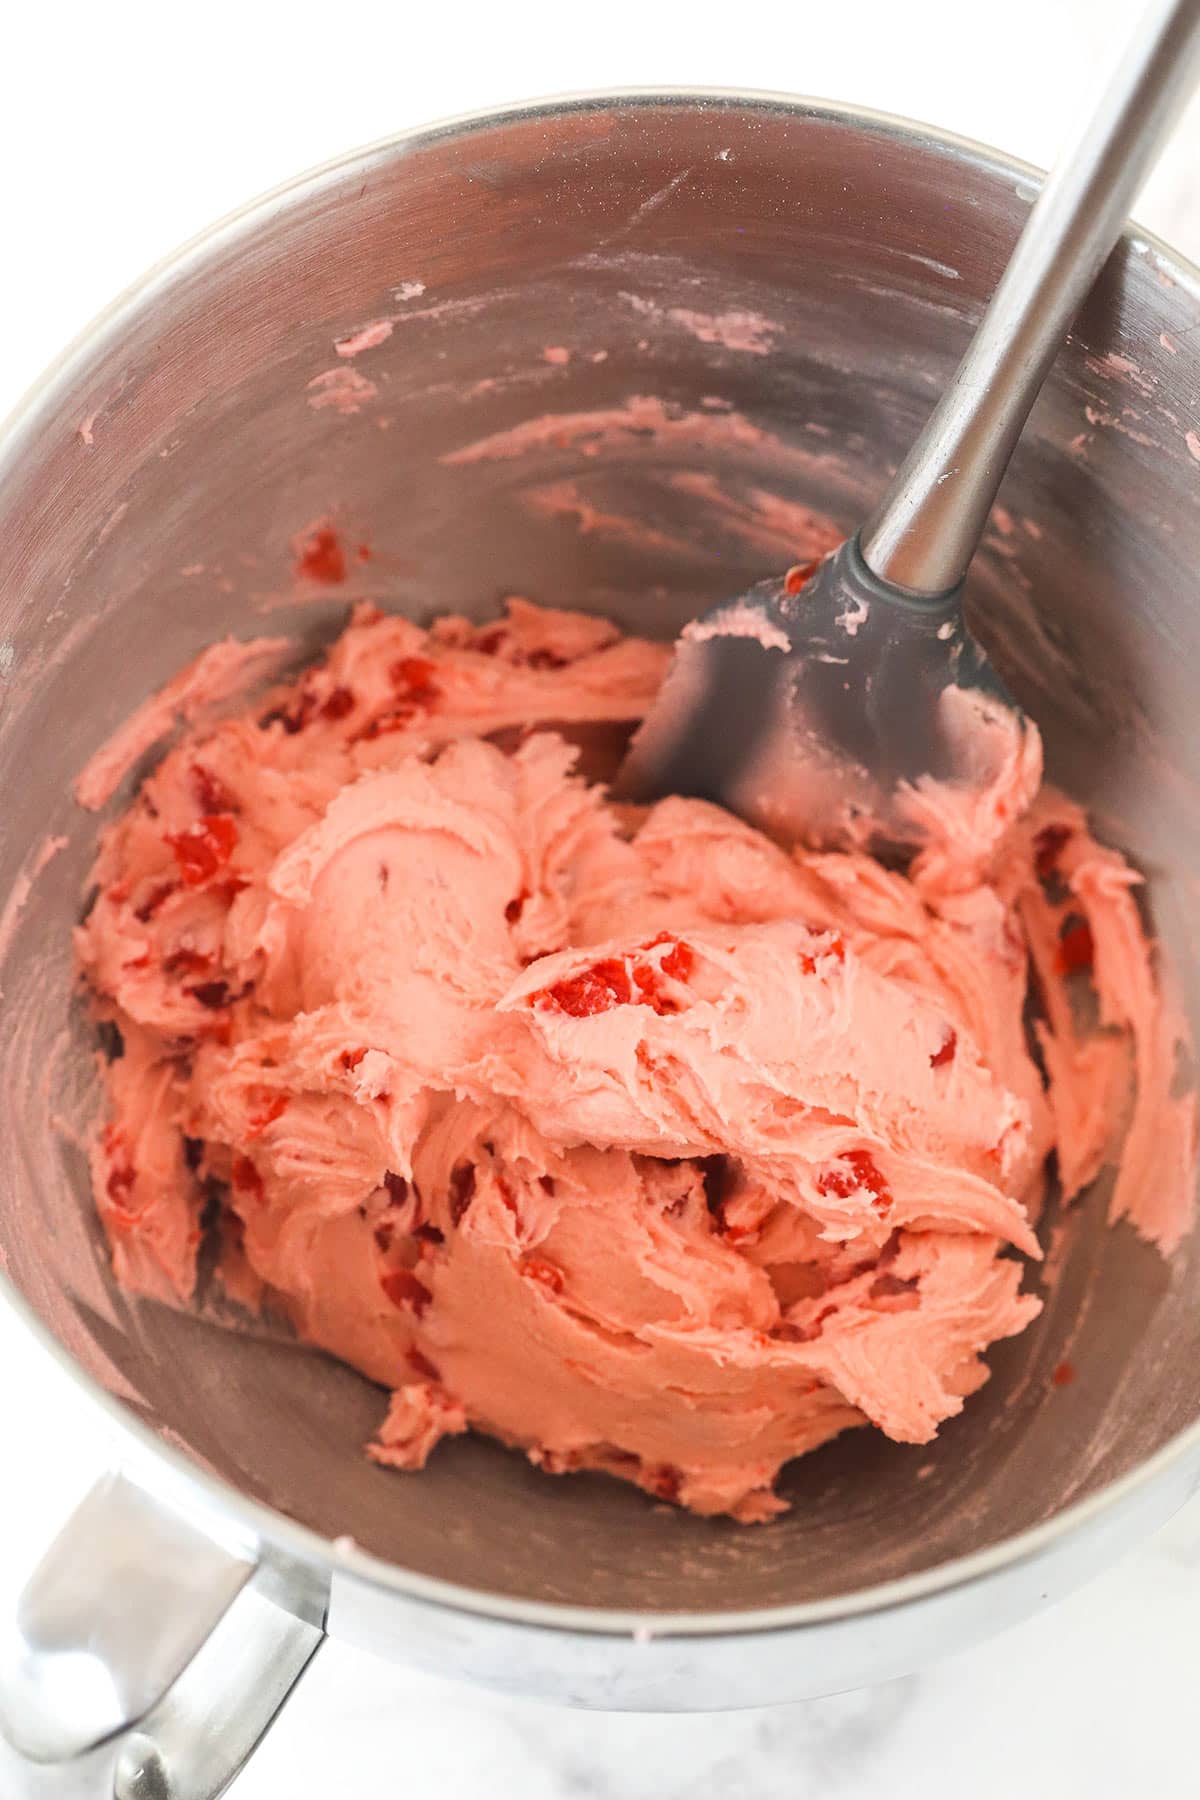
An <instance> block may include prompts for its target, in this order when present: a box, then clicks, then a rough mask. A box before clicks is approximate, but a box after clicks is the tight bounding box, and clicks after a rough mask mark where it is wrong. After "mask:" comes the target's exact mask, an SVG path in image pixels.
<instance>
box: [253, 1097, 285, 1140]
mask: <svg viewBox="0 0 1200 1800" xmlns="http://www.w3.org/2000/svg"><path fill="white" fill-rule="evenodd" d="M287 1109H288V1097H287V1095H286V1094H275V1095H273V1096H272V1098H271V1099H270V1100H268V1102H267V1104H266V1105H265V1106H264V1107H263V1109H262V1111H261V1112H257V1113H254V1114H252V1116H251V1118H250V1119H249V1121H248V1122H247V1125H246V1135H247V1137H261V1136H262V1134H263V1132H264V1131H265V1130H266V1129H267V1126H268V1125H273V1124H274V1123H275V1121H276V1119H281V1118H282V1117H283V1115H284V1113H285V1112H286V1111H287Z"/></svg>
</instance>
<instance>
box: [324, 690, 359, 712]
mask: <svg viewBox="0 0 1200 1800" xmlns="http://www.w3.org/2000/svg"><path fill="white" fill-rule="evenodd" d="M356 704H357V702H356V701H355V698H354V695H353V693H352V691H351V690H350V689H349V688H348V687H335V688H334V690H333V692H332V693H331V694H330V695H329V696H328V698H327V699H326V701H325V704H324V706H322V708H321V714H322V717H323V718H326V719H344V718H346V716H347V715H348V714H349V713H352V712H353V711H354V708H355V706H356Z"/></svg>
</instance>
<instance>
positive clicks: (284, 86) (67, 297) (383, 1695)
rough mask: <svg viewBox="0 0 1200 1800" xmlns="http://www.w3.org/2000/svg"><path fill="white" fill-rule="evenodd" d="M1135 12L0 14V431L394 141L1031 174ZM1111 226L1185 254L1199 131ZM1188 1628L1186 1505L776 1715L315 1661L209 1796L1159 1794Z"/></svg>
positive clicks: (747, 5)
mask: <svg viewBox="0 0 1200 1800" xmlns="http://www.w3.org/2000/svg"><path fill="white" fill-rule="evenodd" d="M1136 13H1137V5H1136V0H1003V4H985V3H984V0H836V3H835V4H826V3H824V0H822V3H821V4H814V0H790V4H781V3H780V0H739V3H738V4H736V5H735V4H730V3H729V0H724V3H723V4H720V5H716V4H712V3H711V0H691V3H690V4H684V3H683V0H657V3H656V0H638V4H631V3H630V0H606V4H604V5H603V6H596V7H586V6H581V5H569V4H556V5H549V4H545V3H544V0H509V4H507V5H505V4H495V3H489V4H487V5H482V6H481V5H479V4H478V0H471V3H470V4H469V5H468V6H464V5H462V4H461V3H460V4H459V5H457V6H449V5H445V4H442V5H435V6H420V5H408V6H406V5H404V4H403V3H402V0H389V3H387V4H384V3H382V0H354V4H352V5H344V6H341V7H335V6H332V5H326V6H323V7H316V6H313V5H311V4H292V5H288V6H284V5H282V4H265V3H263V0H257V3H256V0H243V3H242V4H240V5H234V4H230V3H229V0H206V3H205V4H204V5H203V6H200V7H184V6H180V5H175V4H172V3H171V0H165V3H162V0H160V3H159V4H157V5H154V6H150V5H122V4H111V5H103V4H95V3H93V4H89V5H87V6H82V5H74V4H71V5H61V4H59V5H54V4H46V3H45V0H43V4H41V5H36V4H35V5H20V6H14V7H12V8H11V9H8V10H7V11H6V15H5V20H4V27H3V48H2V50H0V57H2V68H3V100H2V103H0V167H2V168H3V169H4V171H5V177H4V181H3V191H4V195H5V200H4V206H3V212H2V214H0V219H2V223H0V271H3V275H4V279H3V280H0V409H6V408H7V406H8V405H9V404H11V403H12V402H13V401H14V400H15V399H16V398H17V396H18V395H19V393H20V392H21V391H22V390H23V388H24V387H25V386H27V385H28V383H29V382H30V381H31V380H32V379H33V378H34V377H35V376H36V374H37V373H38V371H39V369H40V368H41V366H42V365H43V364H44V363H45V362H47V361H48V360H49V359H50V357H51V356H53V355H54V354H55V352H56V351H57V350H58V349H59V348H61V346H62V345H63V344H64V343H65V342H66V341H67V340H68V339H69V338H70V337H71V336H72V335H74V333H75V332H76V331H78V330H79V329H80V328H81V327H82V326H83V325H84V324H85V323H86V322H87V320H88V318H89V317H90V315H91V314H92V313H93V312H94V311H96V310H97V308H98V307H100V306H101V305H102V304H103V303H104V302H105V301H106V300H107V299H109V298H110V297H111V296H112V295H113V294H114V293H115V292H116V291H117V290H118V289H119V288H121V287H122V286H123V285H125V284H126V283H127V282H129V281H131V280H133V279H135V278H136V277H137V275H138V274H139V273H140V272H141V271H142V270H143V269H144V268H145V267H146V265H147V264H149V263H150V262H152V261H153V260H154V259H156V258H157V257H158V256H160V255H162V254H163V253H165V252H166V251H168V250H170V249H171V248H172V247H173V246H174V245H175V244H177V243H178V242H179V241H180V240H181V239H183V238H185V237H187V236H189V235H190V234H191V233H192V232H194V231H196V230H198V229H200V228H201V227H203V226H204V225H205V224H206V223H208V222H209V221H210V220H211V219H213V218H214V217H216V216H218V215H219V214H221V213H222V212H224V211H226V210H228V209H230V208H232V207H234V206H236V205H238V204H239V203H240V202H241V201H243V200H245V199H247V198H249V197H250V196H252V195H254V194H255V193H256V192H258V191H260V190H262V189H264V188H266V187H269V186H271V185H272V184H274V183H275V182H277V181H280V180H283V179H285V178H286V177H288V176H290V175H292V174H294V173H295V172H297V171H299V170H301V169H303V168H305V167H306V166H307V165H309V164H312V163H315V162H318V161H320V160H322V159H323V158H325V157H328V156H330V155H333V154H335V153H336V152H339V151H341V150H344V149H346V148H349V147H351V146H354V145H356V144H359V143H363V142H366V141H369V140H370V139H372V138H376V137H382V136H385V135H387V134H388V133H390V132H392V131H394V130H396V129H398V128H400V127H403V126H406V125H410V124H413V123H417V122H420V121H422V120H426V119H431V118H435V117H438V116H441V115H445V114H452V113H456V112H462V111H467V110H469V109H471V108H475V107H480V106H486V105H489V104H492V103H494V102H497V101H502V100H509V99H517V98H522V97H526V96H530V95H535V94H545V93H549V92H553V91H559V90H564V89H582V88H591V87H601V86H606V85H608V86H624V85H640V86H653V85H688V84H719V85H723V86H746V87H776V88H780V87H786V88H789V89H792V90H795V91H798V92H803V93H809V94H815V95H821V96H832V97H836V98H841V99H848V100H855V101H859V102H862V103H865V104H867V105H871V106H877V107H881V108H884V109H889V110H892V111H896V112H902V113H908V114H911V115H913V116H917V117H924V118H927V119H930V120H933V121H935V122H936V123H938V124H941V125H945V126H949V127H951V128H953V129H955V130H958V131H961V132H963V133H965V134H967V135H970V136H974V137H977V138H981V139H983V140H985V141H989V142H992V143H995V144H997V145H999V146H1001V147H1003V148H1005V149H1007V150H1010V151H1013V152H1015V153H1017V154H1019V155H1023V156H1025V157H1027V158H1029V159H1030V160H1031V161H1034V162H1038V163H1042V164H1044V163H1046V162H1048V161H1049V160H1050V159H1051V158H1052V157H1053V155H1054V152H1055V148H1056V146H1057V144H1058V142H1059V141H1060V139H1061V136H1062V134H1063V130H1064V125H1065V123H1066V121H1067V120H1068V118H1069V116H1070V113H1071V111H1072V110H1074V109H1077V108H1078V106H1079V105H1080V103H1081V100H1082V98H1083V97H1085V96H1086V95H1087V94H1088V92H1089V90H1090V86H1091V83H1092V82H1093V81H1094V79H1095V76H1096V73H1097V70H1098V69H1099V68H1101V67H1102V66H1103V65H1104V63H1105V62H1106V61H1108V60H1110V59H1111V58H1112V57H1113V55H1114V54H1115V53H1116V51H1117V49H1118V47H1119V45H1120V43H1121V41H1122V39H1123V38H1124V37H1125V36H1126V35H1127V34H1128V32H1129V30H1130V27H1131V24H1132V21H1133V20H1134V19H1135V17H1136ZM1137 213H1138V217H1139V219H1140V220H1141V222H1142V223H1143V224H1144V225H1145V226H1147V227H1149V228H1151V229H1153V230H1157V231H1159V232H1160V233H1161V234H1162V235H1164V236H1165V237H1166V238H1167V239H1168V240H1169V241H1171V242H1173V243H1174V244H1175V245H1177V246H1178V247H1179V248H1180V249H1182V250H1184V251H1185V252H1187V253H1189V254H1190V255H1191V256H1193V257H1195V258H1197V259H1200V107H1197V106H1196V105H1193V107H1192V109H1191V112H1190V114H1189V116H1188V118H1187V120H1186V121H1185V123H1184V125H1183V127H1182V128H1181V129H1180V131H1179V133H1178V134H1177V137H1176V139H1175V141H1174V143H1173V144H1172V146H1171V147H1170V149H1169V150H1168V152H1167V153H1166V155H1165V156H1164V158H1163V161H1162V163H1161V164H1160V166H1159V169H1158V170H1157V172H1156V173H1155V175H1154V176H1153V178H1152V180H1151V182H1150V184H1149V186H1148V188H1147V190H1146V193H1145V195H1144V197H1143V201H1142V203H1141V204H1140V205H1139V207H1138V208H1137ZM0 1370H2V1371H3V1375H2V1377H0V1393H3V1396H4V1398H3V1401H2V1402H0V1430H2V1432H3V1444H4V1449H3V1451H0V1469H3V1471H4V1481H3V1485H2V1486H0V1523H3V1525H4V1526H5V1528H6V1529H5V1530H4V1531H3V1532H2V1533H0V1590H9V1589H11V1588H12V1586H13V1584H14V1583H15V1582H16V1581H17V1578H18V1575H19V1573H20V1570H21V1568H22V1566H23V1565H24V1564H26V1563H27V1560H28V1557H29V1555H30V1546H31V1544H32V1543H33V1541H34V1540H35V1538H40V1537H42V1536H44V1533H45V1531H46V1527H47V1522H48V1521H49V1520H51V1519H53V1518H54V1517H55V1516H59V1515H62V1514H64V1513H65V1512H66V1511H67V1509H68V1508H69V1506H70V1504H71V1503H72V1502H73V1500H74V1499H75V1498H76V1497H77V1496H78V1494H79V1493H80V1492H81V1491H82V1490H83V1488H84V1487H86V1486H87V1485H88V1483H89V1481H90V1479H91V1478H92V1476H93V1475H94V1473H95V1472H97V1471H98V1469H99V1468H100V1467H101V1466H102V1462H103V1459H104V1455H105V1443H106V1433H105V1428H104V1426H103V1425H102V1424H101V1423H100V1422H99V1421H98V1420H97V1419H96V1418H95V1417H94V1415H93V1414H92V1413H91V1412H90V1410H89V1409H88V1408H87V1406H86V1405H85V1404H84V1403H83V1402H82V1401H81V1400H80V1399H79V1397H78V1396H77V1395H76V1394H75V1393H74V1392H73V1390H72V1388H71V1386H70V1384H69V1383H68V1382H67V1381H66V1380H65V1379H64V1378H63V1377H62V1376H61V1375H59V1374H58V1373H57V1372H55V1371H54V1370H52V1369H50V1368H49V1367H48V1366H47V1365H45V1364H44V1363H43V1362H42V1359H41V1358H40V1355H37V1354H35V1353H34V1352H33V1351H32V1349H31V1347H30V1345H29V1343H28V1341H27V1340H26V1339H24V1338H23V1337H22V1336H21V1335H20V1334H19V1333H18V1332H17V1331H16V1330H15V1329H14V1327H13V1326H12V1324H11V1323H10V1322H8V1321H6V1320H4V1319H3V1318H2V1317H0ZM35 1445H36V1448H35ZM1198 1620H1200V1504H1197V1505H1193V1506H1192V1507H1191V1508H1190V1509H1189V1510H1188V1511H1187V1512H1185V1513H1184V1514H1182V1515H1181V1516H1180V1517H1179V1518H1178V1519H1177V1520H1176V1521H1175V1522H1174V1523H1173V1524H1172V1525H1171V1526H1170V1527H1169V1528H1168V1529H1167V1531H1165V1532H1163V1533H1161V1534H1160V1535H1159V1537H1158V1538H1157V1539H1156V1540H1155V1541H1154V1542H1152V1543H1151V1544H1148V1545H1147V1546H1145V1547H1144V1548H1143V1549H1142V1550H1141V1551H1139V1552H1138V1553H1137V1554H1135V1555H1134V1556H1133V1557H1131V1558H1129V1559H1127V1560H1126V1561H1125V1562H1124V1563H1123V1564H1122V1565H1121V1566H1120V1567H1119V1568H1117V1569H1115V1570H1112V1571H1110V1572H1109V1573H1108V1574H1107V1575H1105V1576H1104V1577H1102V1578H1101V1579H1099V1580H1098V1581H1096V1582H1095V1583H1094V1584H1093V1585H1092V1587H1090V1588H1089V1589H1088V1590H1086V1591H1085V1592H1084V1593H1083V1594H1080V1595H1078V1596H1076V1597H1075V1598H1074V1599H1072V1600H1070V1601H1068V1602H1066V1603H1065V1604H1063V1605H1062V1606H1060V1607H1059V1608H1058V1609H1057V1610H1056V1611H1055V1612H1053V1613H1052V1614H1049V1615H1047V1616H1045V1617H1043V1618H1041V1619H1039V1620H1037V1621H1036V1622H1034V1623H1033V1624H1031V1625H1028V1626H1025V1627H1022V1628H1021V1629H1019V1630H1017V1631H1015V1632H1011V1633H1009V1634H1008V1635H1007V1636H1006V1637H1004V1638H1002V1639H1000V1640H998V1641H996V1642H995V1643H993V1644H992V1645H990V1646H987V1647H985V1648H984V1649H982V1650H979V1651H975V1652H973V1653H971V1654H969V1655H967V1656H964V1657H960V1658H959V1659H957V1660H956V1661H954V1662H952V1663H950V1664H947V1665H944V1666H942V1667H941V1668H939V1669H937V1670H935V1671H933V1672H930V1673H927V1674H925V1675H923V1676H921V1677H918V1678H916V1679H913V1680H910V1681H906V1682H902V1683H897V1684H894V1685H892V1686H891V1687H889V1688H886V1689H881V1690H877V1691H874V1692H871V1693H862V1694H855V1695H848V1696H845V1697H843V1698H840V1699H836V1700H829V1701H822V1702H818V1703H814V1704H811V1705H808V1706H802V1707H789V1708H780V1709H776V1710H775V1711H771V1712H760V1713H754V1714H741V1715H714V1716H710V1717H705V1718H691V1719H689V1718H661V1717H643V1718H636V1717H624V1718H615V1719H614V1718H600V1717H596V1716H591V1715H584V1714H571V1713H566V1712H557V1711H553V1710H550V1709H547V1708H544V1707H540V1706H536V1705H533V1704H525V1703H516V1702H513V1701H509V1700H500V1699H493V1698H490V1697H488V1696H484V1695H480V1694H477V1693H475V1692H473V1691H471V1690H468V1689H465V1688H459V1687H455V1686H453V1685H451V1684H448V1683H443V1682H435V1681H432V1680H430V1679H428V1678H424V1677H417V1676H412V1675H409V1674H408V1673H406V1672H404V1671H401V1670H397V1669H393V1668H389V1667H385V1666H383V1665H381V1664H378V1663H376V1662H373V1661H372V1660H371V1659H369V1658H367V1657H364V1656H361V1655H357V1654H354V1653H351V1652H349V1651H346V1650H344V1649H343V1648H341V1647H340V1646H332V1647H328V1648H327V1649H326V1650H325V1651H324V1652H323V1653H322V1655H321V1657H320V1658H319V1659H318V1662H317V1664H316V1665H315V1666H314V1669H313V1671H312V1672H311V1674H310V1675H309V1676H308V1678H307V1679H306V1681H305V1683H304V1685H303V1687H302V1688H301V1690H300V1692H299V1694H298V1696H297V1698H296V1699H295V1701H294V1703H293V1705H292V1706H291V1708H290V1709H289V1711H288V1712H287V1714H286V1715H285V1717H284V1719H283V1721H282V1722H281V1723H280V1725H279V1726H278V1728H277V1730H276V1731H275V1733H274V1734H273V1736H272V1737H271V1739H270V1740H269V1741H268V1743H267V1744H266V1745H265V1746H264V1748H263V1750H262V1752H261V1753H260V1756H259V1758H258V1759H256V1761H255V1763H254V1765H253V1767H252V1769H251V1770H250V1771H249V1772H248V1773H247V1774H246V1775H245V1776H244V1777H243V1778H242V1779H241V1780H240V1781H239V1782H238V1783H237V1784H236V1787H235V1793H236V1796H237V1800H276V1797H278V1800H285V1797H286V1800H309V1797H310V1796H311V1797H313V1800H317V1797H320V1800H325V1797H326V1796H331V1795H334V1794H338V1795H340V1794H343V1793H344V1794H352V1795H354V1796H355V1797H356V1800H376V1797H377V1796H378V1797H379V1800H383V1796H392V1795H399V1794H403V1795H404V1796H405V1797H406V1800H434V1797H435V1796H436V1797H437V1800H458V1797H459V1796H462V1797H463V1800H466V1797H468V1796H470V1797H471V1800H475V1797H477V1796H479V1797H482V1796H503V1797H507V1796H516V1795H518V1794H520V1795H521V1796H522V1797H523V1800H568V1797H570V1800H577V1797H578V1800H586V1797H590V1796H595V1797H596V1800H608V1797H612V1800H618V1797H619V1800H684V1796H687V1797H688V1800H692V1797H693V1796H695V1797H696V1800H700V1797H701V1796H703V1797H705V1800H707V1797H709V1796H712V1797H713V1800H776V1797H778V1800H784V1797H785V1796H786V1797H787V1800H792V1797H793V1796H794V1797H796V1800H800V1797H801V1796H803V1797H805V1800H807V1797H808V1796H814V1797H819V1800H844V1797H846V1800H849V1797H852V1800H867V1797H873V1796H876V1795H878V1796H881V1797H882V1796H887V1800H910V1797H911V1800H951V1797H953V1800H959V1797H960V1796H964V1795H966V1796H970V1797H971V1800H1010V1797H1011V1796H1013V1795H1016V1794H1021V1795H1026V1796H1033V1797H1034V1800H1042V1796H1045V1797H1046V1800H1050V1797H1051V1796H1053V1800H1124V1797H1125V1796H1126V1795H1130V1794H1132V1793H1134V1792H1135V1791H1136V1792H1137V1793H1139V1794H1141V1795H1144V1796H1146V1797H1147V1800H1173V1797H1174V1796H1176V1795H1179V1796H1184V1795H1194V1794H1196V1792H1197V1791H1198V1789H1200V1777H1198V1776H1197V1774H1196V1771H1195V1767H1194V1763H1195V1750H1194V1732H1193V1719H1194V1713H1195V1707H1196V1691H1197V1689H1196V1682H1197V1670H1198V1663H1197V1654H1196V1644H1197V1621H1198ZM0 1800H10V1797H9V1796H8V1795H7V1794H5V1795H0ZM12 1800H19V1797H17V1796H13V1797H12Z"/></svg>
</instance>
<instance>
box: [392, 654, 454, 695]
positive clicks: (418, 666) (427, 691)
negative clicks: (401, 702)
mask: <svg viewBox="0 0 1200 1800" xmlns="http://www.w3.org/2000/svg"><path fill="white" fill-rule="evenodd" d="M436 673H437V664H436V663H433V662H430V660H429V658H428V657H427V656H402V657H400V659H399V661H397V662H394V663H393V664H392V666H391V668H390V669H389V670H388V675H389V677H390V678H391V683H392V686H393V687H394V688H398V689H399V690H400V692H401V693H402V694H403V695H404V696H405V698H406V699H408V700H412V701H414V702H415V703H416V704H417V705H418V706H429V705H431V704H432V702H433V701H434V700H436V699H437V698H438V696H439V695H440V693H441V691H442V690H441V689H440V688H439V687H438V684H437V682H436V681H435V680H434V676H435V675H436Z"/></svg>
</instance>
